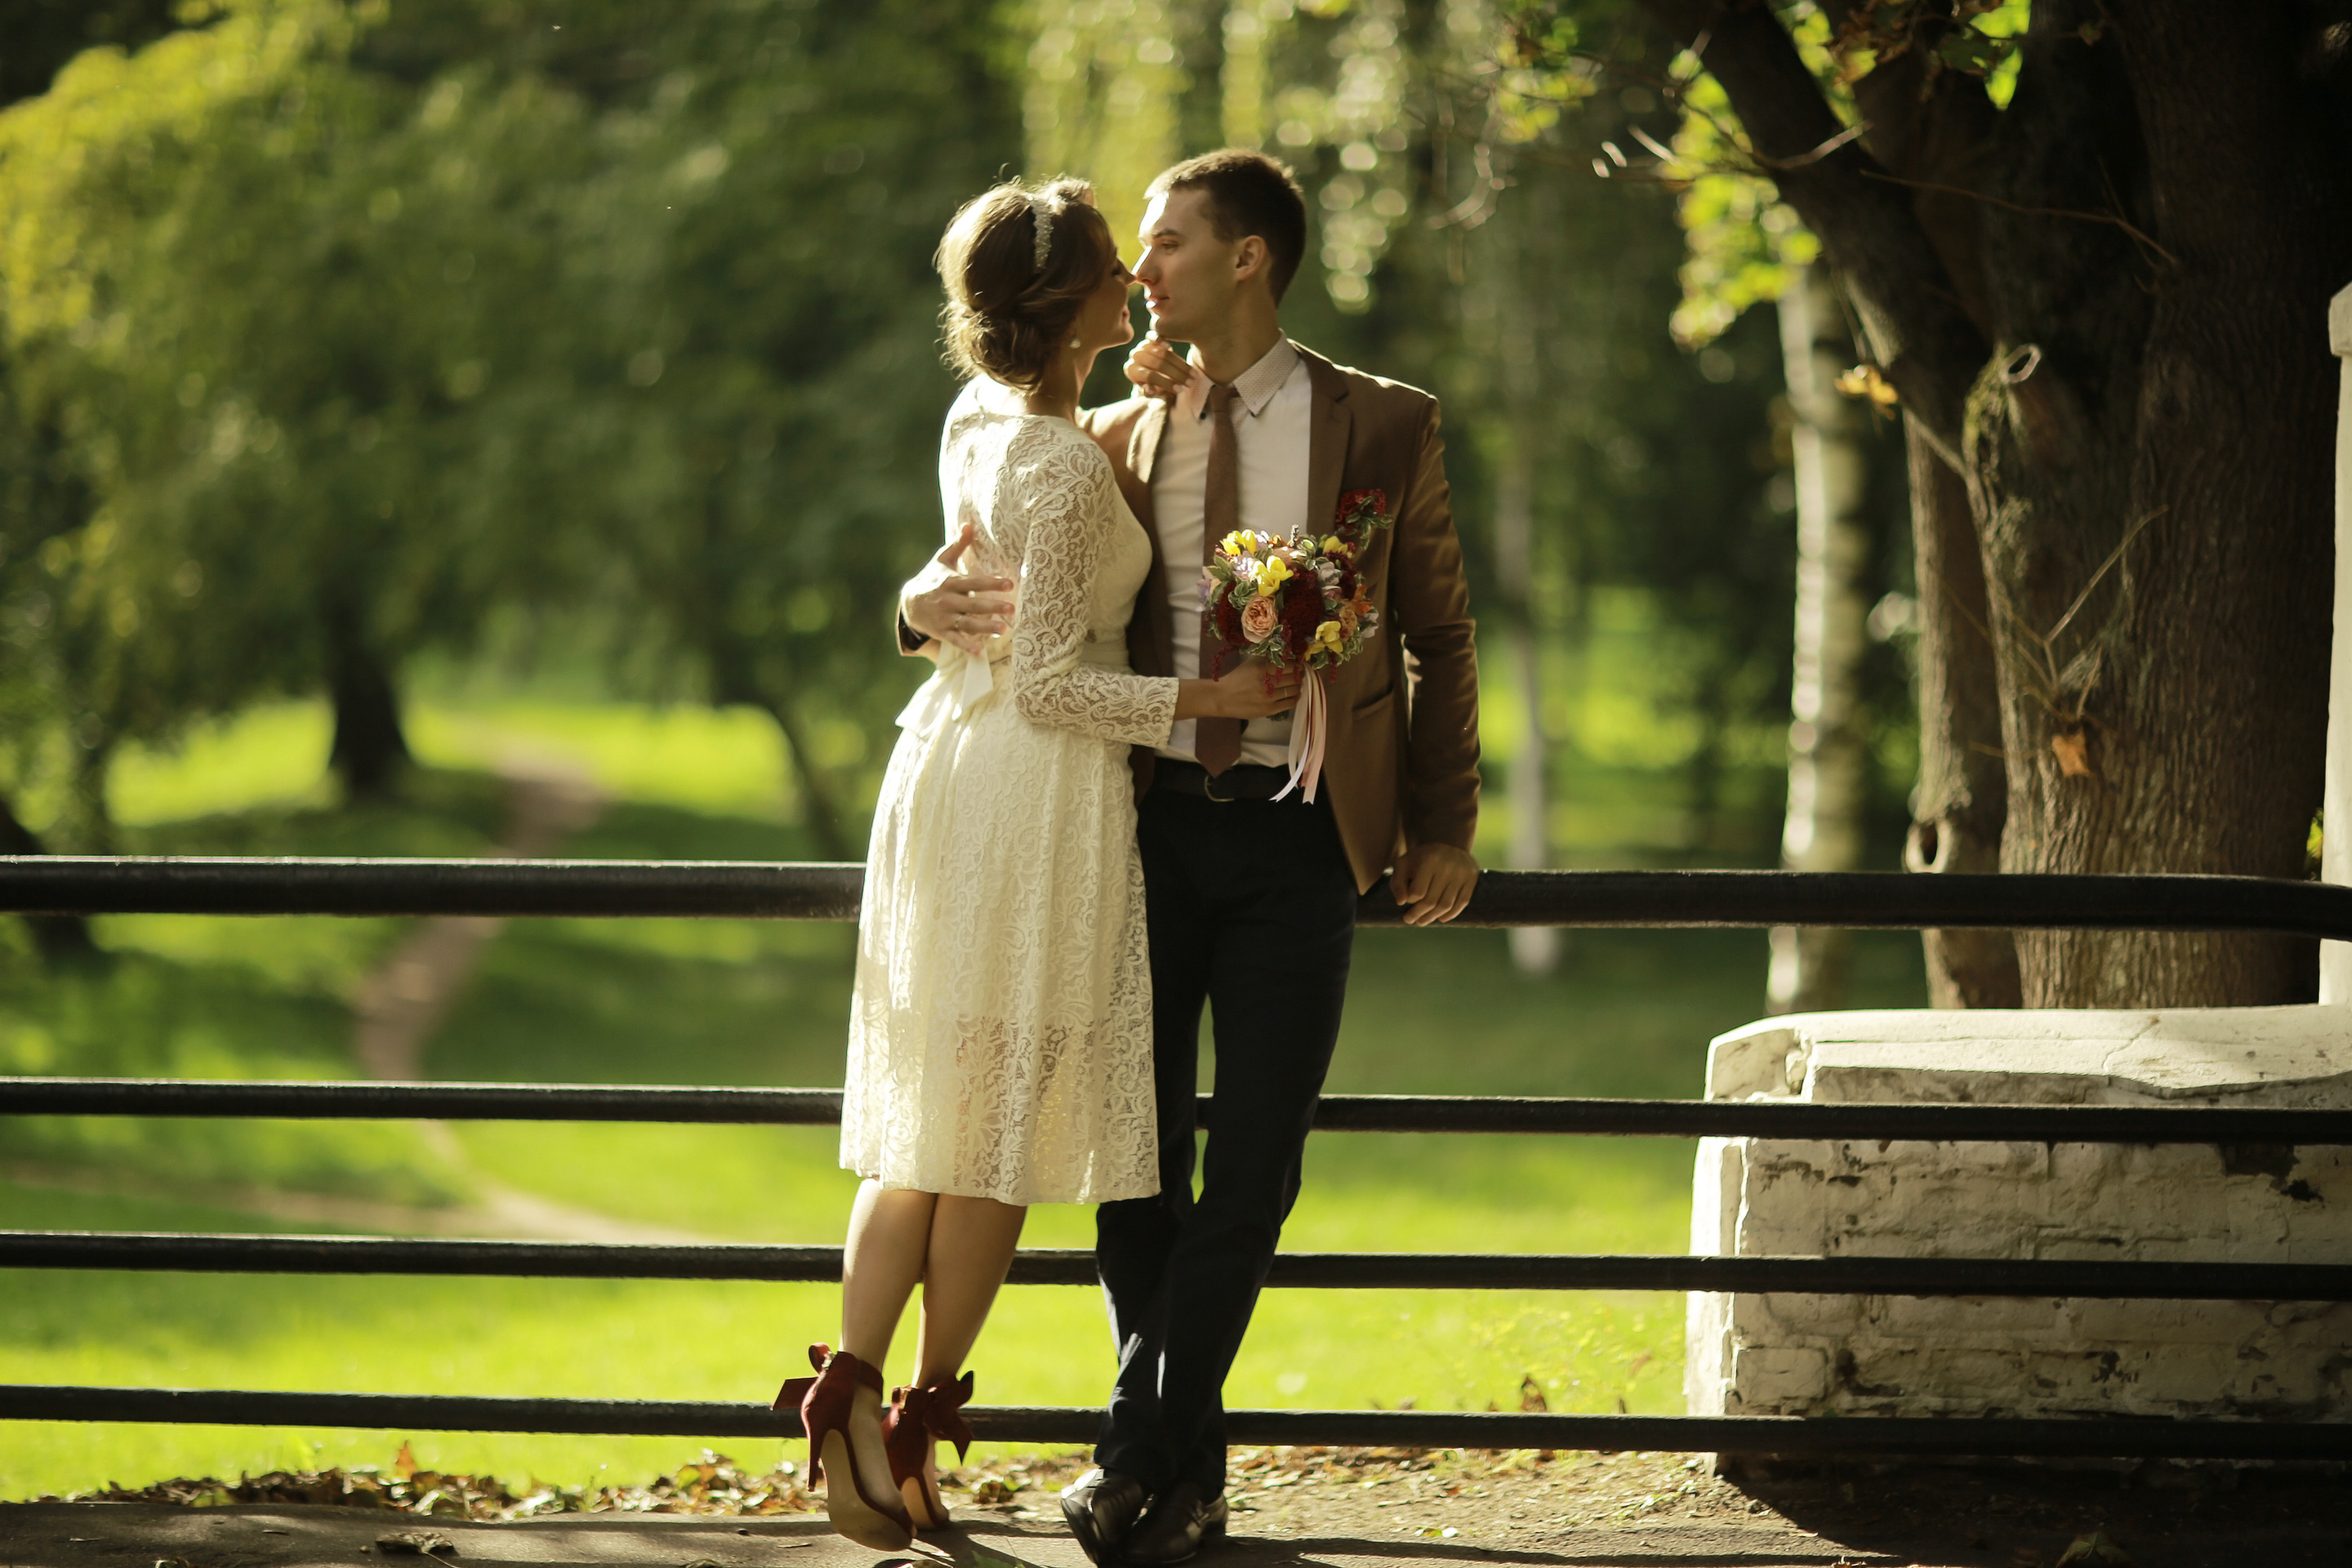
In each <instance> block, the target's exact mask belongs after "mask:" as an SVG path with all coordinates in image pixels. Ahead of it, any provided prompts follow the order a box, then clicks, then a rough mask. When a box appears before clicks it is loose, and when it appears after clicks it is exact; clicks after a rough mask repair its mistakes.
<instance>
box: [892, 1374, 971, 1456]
mask: <svg viewBox="0 0 2352 1568" xmlns="http://www.w3.org/2000/svg"><path fill="white" fill-rule="evenodd" d="M970 1400H971V1373H968V1372H967V1373H964V1374H963V1375H962V1376H961V1377H960V1378H957V1379H956V1380H955V1381H954V1382H952V1383H934V1384H929V1386H927V1387H922V1388H901V1389H899V1390H898V1391H897V1392H896V1393H895V1394H893V1395H892V1397H891V1402H890V1403H891V1406H892V1408H891V1411H890V1420H889V1429H888V1431H887V1433H886V1434H885V1436H884V1442H885V1443H886V1444H887V1446H888V1447H889V1448H890V1449H891V1451H892V1457H893V1458H894V1459H895V1458H897V1456H898V1454H899V1453H900V1452H902V1451H903V1452H905V1453H906V1454H907V1455H908V1457H909V1458H910V1459H911V1460H912V1462H913V1463H914V1464H916V1465H918V1466H919V1465H920V1464H921V1463H922V1446H923V1445H924V1444H925V1443H927V1442H929V1440H930V1439H931V1438H934V1437H939V1438H944V1439H945V1440H947V1441H948V1442H950V1443H953V1444H954V1445H955V1449H956V1460H957V1462H958V1463H961V1462H962V1460H963V1458H964V1457H965V1455H966V1454H968V1453H969V1452H970V1451H971V1426H970V1424H969V1423H967V1422H966V1421H965V1420H964V1418H963V1407H964V1405H965V1404H966V1403H968V1402H969V1401H970ZM902 1434H903V1436H902Z"/></svg>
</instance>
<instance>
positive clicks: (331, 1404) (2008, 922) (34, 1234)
mask: <svg viewBox="0 0 2352 1568" xmlns="http://www.w3.org/2000/svg"><path fill="white" fill-rule="evenodd" d="M861 883H862V869H861V868H859V867H856V866H843V865H826V866H792V865H774V864H747V863H733V862H728V863H715V862H714V863H706V862H611V861H475V860H462V861H461V860H264V859H216V860H215V859H144V860H140V859H120V860H117V859H100V858H65V857H54V858H16V859H9V858H0V910H12V911H16V912H24V913H55V914H98V913H108V912H138V913H170V914H232V915H261V914H320V915H352V916H359V915H437V914H461V915H499V916H513V917H531V916H547V917H571V918H582V917H585V918H615V917H643V916H670V917H679V918H714V919H747V918H748V919H768V920H834V921H839V920H853V919H855V918H856V912H857V900H858V897H859V893H860V890H861ZM1397 918H1398V917H1397V911H1396V910H1395V907H1394V905H1393V904H1392V903H1391V902H1390V901H1389V900H1387V898H1386V896H1385V893H1384V892H1382V891H1376V893H1375V894H1374V895H1373V896H1371V897H1368V898H1367V899H1366V900H1365V901H1364V907H1363V911H1362V919H1363V920H1364V921H1366V922H1367V923H1385V922H1391V921H1395V920H1396V919H1397ZM1457 923H1462V924H1470V925H1519V924H1541V925H1586V926H1760V925H1834V926H1845V927H1865V926H1874V927H1890V928H1928V927H1960V926H1995V927H2011V928H2020V929H2024V928H2042V929H2061V928H2065V929H2103V930H2137V931H2266V932H2273V933H2281V934H2287V935H2296V936H2305V937H2321V938H2332V939H2336V940H2347V941H2352V889H2347V888H2341V887H2330V886H2325V885H2322V884H2316V883H2300V882H2273V881H2264V880H2260V879H2251V878H2227V877H1965V876H1940V877H1906V876H1896V875H1871V874H1860V875H1821V874H1803V873H1795V872H1772V871H1665V872H1489V873H1487V874H1486V876H1485V877H1484V878H1482V879H1481V880H1480V884H1479V888H1478V892H1477V896H1476V897H1475V899H1474V900H1473V901H1472V904H1471V907H1470V909H1469V910H1467V911H1466V912H1465V915H1464V916H1463V918H1462V920H1461V921H1459V922H1457ZM840 1110H841V1097H840V1094H839V1092H838V1091H835V1090H826V1089H709V1088H666V1087H651V1086H648V1087H609V1086H595V1085H544V1084H402V1083H348V1082H334V1083H244V1082H228V1081H214V1080H205V1081H190V1080H172V1079H156V1080H141V1079H0V1115H132V1116H207V1117H220V1116H236V1117H255V1116H268V1117H302V1118H332V1119H352V1118H383V1117H434V1118H440V1119H445V1120H499V1121H509V1120H514V1121H656V1122H705V1123H709V1122H734V1123H757V1124H771V1125H791V1124H803V1125H806V1124H824V1123H830V1122H835V1121H838V1120H839V1117H840ZM1213 1113H1214V1104H1213V1098H1212V1097H1209V1096H1203V1097H1202V1120H1203V1121H1204V1123H1205V1122H1208V1121H1211V1120H1212V1119H1213ZM1316 1129H1317V1131H1333V1132H1337V1131H1381V1132H1504V1133H1529V1134H1570V1135H1588V1136H1621V1137H1685V1138H1687V1137H1752V1138H1777V1139H1807V1140H1828V1141H1839V1140H1849V1139H1852V1140H1863V1139H1872V1140H1889V1139H1906V1140H1933V1141H1969V1140H1993V1141H2002V1142H2105V1143H2162V1142H2196V1143H2231V1144H2244V1143H2270V1144H2345V1143H2352V1110H2291V1109H2273V1108H2250V1107H2230V1108H2221V1107H2196V1108H2189V1107H2161V1106H2153V1107H2151V1106H2012V1105H1916V1104H1903V1105H1856V1104H1845V1105H1815V1104H1804V1103H1792V1102H1786V1101H1782V1102H1769V1101H1748V1102H1717V1101H1685V1100H1570V1099H1507V1098H1487V1097H1466V1096H1427V1095H1332V1096H1328V1097H1326V1098H1325V1100H1323V1102H1322V1104H1321V1106H1320V1108H1319V1110H1318V1114H1317V1117H1316ZM840 1266H841V1255H840V1251H839V1249H838V1248H835V1247H766V1246H746V1245H703V1246H669V1245H641V1244H630V1245H604V1244H584V1243H570V1242H536V1241H502V1240H448V1239H420V1238H410V1237H289V1236H229V1235H180V1234H173V1235H135V1234H120V1233H75V1232H42V1231H18V1232H0V1268H110V1269H131V1270H203V1271H214V1272H238V1273H302V1274H382V1275H419V1274H430V1275H456V1276H487V1275H497V1276H517V1277H536V1278H572V1279H580V1278H595V1279H740V1280H830V1279H838V1278H839V1277H840ZM1012 1281H1013V1283H1016V1284H1034V1285H1049V1284H1065V1285H1072V1284H1092V1283H1094V1281H1095V1275H1094V1263H1093V1258H1092V1255H1091V1254H1088V1253H1086V1252H1081V1251H1071V1250H1045V1249H1031V1250H1026V1251H1024V1252H1022V1253H1021V1254H1020V1255H1019V1256H1018V1257H1017V1258H1016V1260H1015V1262H1014V1265H1013V1274H1012ZM1268 1283H1269V1284H1272V1285H1274V1286H1276V1287H1277V1288H1293V1289H1367V1288H1406V1289H1437V1288H1449V1289H1558V1290H1571V1289H1626V1290H1633V1289H1640V1290H1677V1291H1681V1290H1697V1291H1751V1292H1753V1291H1799V1292H1806V1293H1813V1294H1867V1295H1880V1296H1895V1295H1907V1296H1945V1297H1991V1296H2024V1297H2053V1298H2054V1297H2108V1298H2132V1299H2143V1300H2305V1301H2343V1300H2352V1264H2242V1263H2216V1262H2195V1261H2184V1262H2119V1261H2104V1260H2074V1259H2052V1258H1869V1257H1862V1258H1853V1257H1835V1258H1752V1257H1750V1258H1709V1257H1686V1256H1666V1257H1637V1256H1636V1257H1628V1256H1591V1257H1586V1256H1549V1255H1519V1254H1395V1253H1285V1254H1283V1255H1282V1256H1281V1257H1280V1258H1278V1259H1277V1260H1276V1265H1275V1269H1274V1273H1273V1276H1272V1278H1271V1279H1269V1281H1268ZM970 1415H971V1422H972V1426H973V1429H974V1431H975V1432H976V1433H977V1434H978V1435H979V1436H982V1437H986V1438H1004V1439H1015V1440H1022V1441H1033V1442H1053V1443H1062V1442H1069V1443H1076V1442H1084V1441H1087V1440H1088V1439H1089V1438H1091V1437H1092V1436H1093V1435H1094V1428H1095V1423H1096V1420H1097V1415H1096V1413H1095V1412H1093V1411H1090V1410H1084V1409H1055V1408H1029V1407H1007V1406H999V1407H993V1408H988V1409H978V1408H975V1409H974V1410H972V1411H971V1412H970ZM0 1419H18V1420H91V1421H164V1422H215V1423H233V1424H267V1425H274V1426H367V1427H414V1428H438V1429H445V1430H483V1431H538V1432H579V1433H606V1434H614V1435H655V1436H709V1437H735V1436H792V1435H794V1434H796V1433H797V1432H798V1430H799V1421H798V1417H797V1416H796V1415H793V1414H791V1413H789V1412H773V1411H770V1410H769V1409H767V1408H766V1407H765V1406H764V1405H748V1404H746V1405H736V1404H724V1403H709V1402H692V1401H658V1400H586V1399H530V1398H482V1397H457V1396H446V1395H408V1394H290V1393H258V1392H247V1391H236V1390H180V1389H138V1388H89V1387H50V1386H37V1385H26V1384H16V1385H0ZM1228 1426H1229V1431H1230V1433H1231V1435H1232V1436H1233V1438H1234V1440H1235V1441H1238V1442H1253V1443H1265V1442H1272V1443H1280V1442H1294V1443H1337V1444H1381V1445H1401V1446H1411V1447H1566V1448H1617V1449H1623V1448H1647V1449H1671V1450H1717V1451H1721V1450H1735V1451H1769V1452H1780V1453H1833V1452H1853V1451H1868V1452H1874V1453H1909V1454H2096V1455H2105V1456H2114V1457H2137V1458H2196V1457H2204V1458H2352V1422H2307V1421H2269V1420H2261V1421H2223V1420H2199V1421H2179V1420H2152V1419H2134V1418H2113V1417H2086V1418H2081V1419H2064V1420H2049V1419H2018V1418H1973V1417H1971V1418H1910V1417H1900V1418H1897V1417H1870V1418H1854V1419H1848V1420H1819V1419H1807V1418H1802V1417H1782V1416H1769V1417H1768V1416H1649V1415H1542V1414H1535V1415H1519V1414H1513V1415H1501V1414H1481V1413H1465V1414H1446V1413H1440V1412H1418V1411H1272V1410H1245V1411H1234V1412H1232V1413H1230V1415H1229V1419H1228Z"/></svg>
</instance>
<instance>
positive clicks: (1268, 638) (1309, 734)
mask: <svg viewBox="0 0 2352 1568" xmlns="http://www.w3.org/2000/svg"><path fill="white" fill-rule="evenodd" d="M1388 504H1389V498H1388V496H1387V495H1386V494H1385V493H1383V492H1382V491H1380V490H1376V489H1370V490H1349V492H1348V493H1347V494H1346V495H1343V496H1341V497H1340V498H1339V510H1338V513H1337V515H1336V516H1334V517H1333V519H1332V521H1331V531H1330V532H1328V533H1326V534H1322V535H1319V536H1318V535H1317V534H1314V533H1312V532H1308V531H1303V530H1302V531H1300V532H1299V534H1298V536H1297V538H1292V539H1286V538H1284V537H1283V536H1282V535H1280V534H1277V533H1260V532H1257V531H1254V530H1250V529H1237V530H1235V531H1234V532H1232V533H1228V534H1227V535H1225V537H1224V538H1223V540H1221V541H1219V542H1218V543H1217V547H1216V549H1215V550H1214V551H1213V552H1211V554H1210V557H1209V564H1208V566H1207V568H1206V569H1205V571H1204V573H1203V575H1202V583H1201V595H1202V613H1203V614H1204V615H1206V616H1208V617H1209V620H1210V624H1211V625H1212V626H1214V627H1215V628H1216V633H1217V637H1218V638H1219V640H1220V641H1222V642H1223V644H1224V645H1225V647H1228V648H1238V649H1240V650H1241V651H1242V653H1243V654H1244V656H1245V657H1250V658H1260V659H1263V660H1265V662H1266V663H1267V664H1269V665H1272V666H1273V667H1274V668H1276V669H1297V670H1299V671H1300V672H1302V673H1303V674H1304V675H1305V676H1306V677H1307V679H1305V681H1304V682H1303V683H1302V684H1301V685H1300V687H1299V689H1298V712H1297V718H1296V719H1295V720H1294V721H1292V723H1291V726H1290V758H1289V761H1290V783H1289V784H1286V785H1285V786H1284V788H1283V791H1282V795H1276V796H1275V798H1276V800H1280V799H1282V798H1283V796H1284V795H1288V794H1289V793H1290V792H1291V791H1292V790H1294V789H1297V790H1303V791H1304V793H1305V796H1306V798H1307V800H1309V801H1312V800H1313V799H1314V798H1315V786H1316V784H1318V782H1319V781H1320V779H1321V778H1322V775H1323V742H1324V737H1325V734H1326V732H1327V731H1328V727H1329V719H1328V712H1327V709H1326V704H1325V701H1324V697H1323V681H1324V679H1325V678H1327V677H1328V675H1329V673H1330V672H1331V671H1332V670H1334V669H1336V668H1339V666H1340V665H1343V664H1345V663H1347V662H1348V660H1349V659H1351V658H1355V657H1356V655H1358V654H1359V653H1361V652H1362V651H1363V649H1364V645H1365V643H1367V642H1369V641H1370V639H1371V638H1372V637H1374V636H1375V635H1376V634H1377V633H1378V632H1379V631H1380V629H1381V625H1380V612H1379V611H1378V610H1376V609H1374V608H1373V607H1372V604H1371V601H1370V599H1368V598H1366V597H1365V596H1364V587H1363V579H1362V576H1361V574H1360V571H1359V569H1358V562H1359V558H1360V556H1361V554H1362V552H1363V546H1364V539H1365V536H1366V535H1367V534H1369V533H1370V531H1372V530H1373V529H1376V528H1386V527H1388V526H1389V524H1390V522H1391V521H1392V520H1391V518H1390V516H1389V514H1388ZM1219 662H1220V664H1222V663H1223V655H1222V654H1221V655H1220V656H1219ZM1218 673H1219V671H1218V670H1215V669H1212V670H1211V671H1210V672H1209V674H1210V676H1211V678H1212V679H1214V678H1215V676H1216V675H1217V674H1218Z"/></svg>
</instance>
